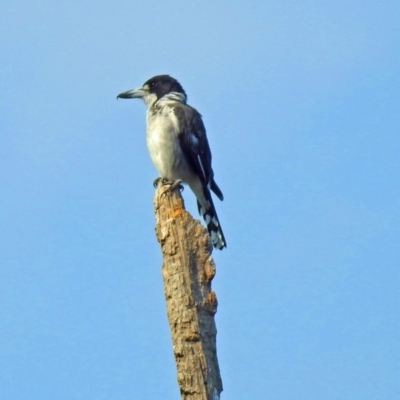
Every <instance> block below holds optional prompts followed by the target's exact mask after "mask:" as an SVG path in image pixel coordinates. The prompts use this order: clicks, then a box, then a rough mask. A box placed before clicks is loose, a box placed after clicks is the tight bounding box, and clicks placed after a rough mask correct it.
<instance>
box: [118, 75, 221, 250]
mask: <svg viewBox="0 0 400 400" xmlns="http://www.w3.org/2000/svg"><path fill="white" fill-rule="evenodd" d="M117 98H121V99H135V98H140V99H143V101H144V102H145V103H146V105H147V135H146V138H147V147H148V149H149V152H150V156H151V159H152V160H153V163H154V165H155V167H156V169H157V170H158V172H159V173H160V175H161V179H163V180H164V181H168V182H174V183H175V182H183V183H187V184H188V185H189V187H190V188H191V189H192V191H193V193H194V194H195V195H196V198H197V206H198V209H199V212H200V214H201V215H202V216H203V218H204V220H205V222H206V224H207V229H208V232H209V233H210V237H211V242H212V244H213V245H214V247H216V248H218V249H220V250H222V249H223V248H224V247H226V241H225V237H224V234H223V232H222V228H221V224H220V223H219V220H218V216H217V212H216V211H215V207H214V203H213V200H212V197H211V192H210V190H212V191H213V192H214V193H215V194H216V195H217V197H218V198H219V199H220V200H223V195H222V192H221V190H220V189H219V187H218V186H217V184H216V183H215V180H214V172H213V170H212V167H211V151H210V146H209V144H208V140H207V135H206V129H205V127H204V124H203V120H202V118H201V115H200V113H199V112H198V111H197V110H196V109H195V108H193V107H191V106H189V105H188V104H187V103H186V101H187V96H186V93H185V91H184V90H183V88H182V86H181V84H180V83H179V82H178V81H177V80H176V79H174V78H172V77H171V76H169V75H157V76H154V77H153V78H151V79H149V80H148V81H146V82H145V83H144V84H143V86H142V87H141V88H139V89H133V90H128V91H127V92H123V93H120V94H119V95H118V96H117Z"/></svg>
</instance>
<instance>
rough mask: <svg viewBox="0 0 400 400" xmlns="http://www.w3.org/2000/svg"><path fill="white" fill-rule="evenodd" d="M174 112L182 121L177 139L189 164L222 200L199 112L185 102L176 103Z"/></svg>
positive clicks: (204, 183)
mask: <svg viewBox="0 0 400 400" xmlns="http://www.w3.org/2000/svg"><path fill="white" fill-rule="evenodd" d="M174 112H175V115H176V117H177V119H178V121H180V122H181V123H182V125H181V131H180V132H179V141H180V144H181V147H182V150H183V152H184V154H185V156H186V158H187V160H188V162H189V164H190V166H191V167H192V169H193V171H194V172H195V173H196V175H197V176H198V177H199V178H200V180H201V181H202V183H203V185H204V186H205V187H207V188H208V189H211V190H212V191H213V192H214V193H215V194H216V195H217V196H218V197H219V199H221V200H222V199H223V195H222V192H221V190H220V189H219V187H218V186H217V184H216V183H215V181H214V172H213V170H212V167H211V158H212V157H211V150H210V145H209V144H208V140H207V134H206V128H205V127H204V123H203V120H202V118H201V115H200V113H199V112H198V111H197V110H196V109H194V108H193V107H190V106H188V105H186V104H177V105H176V106H175V107H174Z"/></svg>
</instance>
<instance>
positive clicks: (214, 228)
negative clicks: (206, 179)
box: [197, 192, 226, 250]
mask: <svg viewBox="0 0 400 400" xmlns="http://www.w3.org/2000/svg"><path fill="white" fill-rule="evenodd" d="M207 194H208V196H207V200H208V202H209V203H210V208H209V209H208V210H206V209H205V208H204V207H203V206H202V205H201V204H200V203H199V202H197V208H198V209H199V213H200V214H201V216H202V217H203V218H204V221H205V222H206V225H207V229H208V233H209V234H210V237H211V243H212V244H213V246H214V247H215V248H217V249H219V250H222V249H223V248H224V247H226V240H225V236H224V233H223V232H222V228H221V224H220V223H219V220H218V215H217V212H216V211H215V207H214V203H213V200H212V198H211V193H210V192H208V193H207Z"/></svg>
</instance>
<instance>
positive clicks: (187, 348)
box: [154, 183, 222, 400]
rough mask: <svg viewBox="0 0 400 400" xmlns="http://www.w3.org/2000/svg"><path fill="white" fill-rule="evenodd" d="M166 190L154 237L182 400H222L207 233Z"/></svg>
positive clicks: (160, 190) (159, 200) (158, 203)
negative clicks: (159, 257)
mask: <svg viewBox="0 0 400 400" xmlns="http://www.w3.org/2000/svg"><path fill="white" fill-rule="evenodd" d="M165 189H166V186H163V185H162V184H160V183H159V185H158V187H157V190H156V194H155V197H154V207H155V215H156V234H157V239H158V241H159V242H160V244H161V250H162V254H163V266H162V275H163V279H164V292H165V299H166V302H167V315H168V321H169V325H170V328H171V336H172V346H173V351H174V355H175V361H176V367H177V372H178V383H179V387H180V392H181V399H182V400H219V398H220V393H221V391H222V381H221V376H220V373H219V366H218V359H217V349H216V334H217V330H216V327H215V321H214V315H215V313H216V311H217V298H216V296H215V293H214V292H213V291H212V290H211V281H212V279H213V278H214V275H215V264H214V261H213V259H212V257H211V251H212V246H211V244H210V241H209V236H208V233H207V230H206V229H205V228H204V227H203V226H202V225H201V224H200V223H199V221H197V220H194V219H193V218H192V216H191V215H190V214H189V213H188V212H187V211H186V210H185V208H184V203H183V199H182V196H181V194H180V192H179V190H178V189H176V190H175V191H172V192H167V193H164V192H165Z"/></svg>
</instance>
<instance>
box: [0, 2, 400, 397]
mask: <svg viewBox="0 0 400 400" xmlns="http://www.w3.org/2000/svg"><path fill="white" fill-rule="evenodd" d="M0 15H1V21H2V22H1V24H0V56H1V68H0V89H1V96H0V102H1V103H0V121H1V122H0V185H1V188H2V190H1V194H0V234H1V240H0V338H1V339H0V398H1V399H2V400H27V399H29V400H55V399H57V400H58V399H61V400H64V399H65V400H78V399H84V400H88V399H96V400H103V399H104V400H105V399H107V400H110V399H112V400H125V399H152V400H153V399H163V400H173V399H178V398H179V392H178V385H177V383H176V372H175V364H174V360H173V355H172V349H171V341H170V336H169V328H168V323H167V319H166V313H165V302H164V298H163V287H162V278H161V261H162V260H161V253H160V247H159V244H158V243H157V241H156V238H155V235H154V215H153V208H152V198H153V193H154V188H153V187H152V181H153V179H154V178H155V177H156V176H157V174H156V171H155V169H154V167H153V165H152V164H151V161H150V159H149V156H148V153H147V149H146V145H145V136H144V130H145V106H144V105H143V104H142V103H141V102H140V101H138V100H129V101H128V100H118V101H117V100H116V95H117V94H118V93H120V92H122V91H124V90H128V89H132V88H134V87H138V86H141V85H142V83H143V82H144V81H145V80H147V79H148V78H150V77H152V76H153V75H156V74H160V73H168V74H171V75H172V76H174V77H176V78H177V79H179V81H180V82H181V83H182V85H183V87H184V88H185V89H186V92H187V93H188V96H189V103H190V104H192V105H193V106H195V107H196V108H198V109H199V111H200V112H201V113H202V115H203V117H204V121H205V124H206V127H207V131H208V136H209V142H210V145H211V148H212V151H213V166H214V171H215V177H216V181H217V183H218V184H219V186H220V187H221V189H222V190H223V192H224V195H225V200H224V202H222V203H221V202H219V201H218V200H216V207H217V210H218V213H219V217H220V220H221V223H222V225H223V228H224V232H225V235H226V238H227V242H228V248H227V249H226V250H224V251H222V252H214V257H215V262H216V265H217V275H216V277H215V279H214V282H213V287H214V289H215V291H216V293H217V296H218V300H219V309H218V313H217V315H216V322H217V328H218V338H217V339H218V356H219V362H220V368H221V373H222V378H223V383H224V392H223V393H222V399H246V400H247V399H252V400H254V399H257V400H258V399H260V400H264V399H269V400H282V399H293V400H303V399H304V400H331V399H332V400H358V399H359V400H377V399H378V400H388V399H390V400H392V399H393V400H394V399H396V400H397V399H399V398H400V377H399V373H400V344H399V332H400V317H399V308H400V294H399V287H400V272H399V270H400V243H399V237H400V203H399V199H400V162H399V154H400V134H399V133H400V46H399V43H400V23H399V20H400V3H399V2H398V1H384V2H382V1H379V2H378V1H374V0H373V1H368V2H366V1H357V0H355V1H351V2H349V1H340V0H339V1H307V0H306V1H302V2H298V1H287V2H282V1H279V2H278V1H270V2H262V1H259V2H251V1H250V2H242V1H229V2H227V1H222V2H221V1H220V2H211V1H197V0H194V1H190V2H189V1H183V0H182V1H176V0H171V1H167V2H166V1H164V2H159V1H149V0H146V1H144V0H137V1H132V0H129V1H117V2H107V1H103V0H99V1H96V2H95V1H88V0H81V1H79V2H77V1H69V2H54V1H49V0H43V1H39V0H32V1H30V2H26V1H21V0H15V1H7V2H4V1H3V2H2V3H1V5H0ZM184 197H185V200H186V205H187V208H188V209H189V211H190V212H191V213H192V214H193V215H195V216H196V217H197V210H196V206H195V200H194V196H193V195H192V193H191V192H190V190H189V189H186V190H185V191H184Z"/></svg>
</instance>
